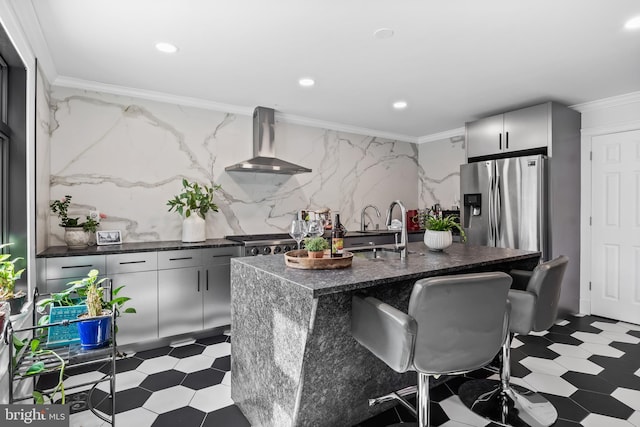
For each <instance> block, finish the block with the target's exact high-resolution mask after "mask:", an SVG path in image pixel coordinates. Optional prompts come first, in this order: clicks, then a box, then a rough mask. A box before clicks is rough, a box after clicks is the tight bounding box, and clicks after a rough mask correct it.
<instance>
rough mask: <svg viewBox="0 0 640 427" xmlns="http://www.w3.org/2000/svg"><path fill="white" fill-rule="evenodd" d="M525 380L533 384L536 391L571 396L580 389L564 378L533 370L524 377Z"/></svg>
mask: <svg viewBox="0 0 640 427" xmlns="http://www.w3.org/2000/svg"><path fill="white" fill-rule="evenodd" d="M523 380H524V381H525V382H526V383H527V384H531V387H533V389H534V390H536V391H541V392H543V393H549V394H555V395H556V396H564V397H569V396H571V395H572V394H573V393H575V392H576V390H578V389H577V388H576V387H574V386H573V385H571V384H570V383H568V382H567V381H565V380H564V379H562V378H560V377H558V376H554V375H547V374H540V373H537V372H533V373H531V374H529V375H527V376H526V377H524V378H523Z"/></svg>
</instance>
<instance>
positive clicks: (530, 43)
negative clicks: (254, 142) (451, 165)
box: [14, 0, 640, 142]
mask: <svg viewBox="0 0 640 427" xmlns="http://www.w3.org/2000/svg"><path fill="white" fill-rule="evenodd" d="M30 3H31V4H30V5H29V2H28V1H25V0H17V1H14V8H15V10H16V13H17V15H18V18H19V19H20V21H21V22H22V23H23V26H24V28H25V32H26V33H27V36H28V38H29V40H30V42H31V44H32V46H33V48H34V51H35V53H36V55H37V56H38V57H39V59H40V62H41V64H43V67H44V69H45V72H46V74H47V75H48V77H49V78H50V79H51V80H53V82H52V83H54V84H59V85H71V86H77V87H83V86H84V87H97V86H96V84H104V85H111V86H104V87H105V88H107V90H109V88H110V89H112V90H114V91H116V92H117V91H120V92H123V91H124V92H126V91H127V90H129V89H136V90H138V91H150V92H149V93H153V92H157V93H160V94H166V95H170V96H174V97H178V98H175V99H182V97H184V99H187V98H195V99H197V100H202V101H203V103H208V105H209V106H213V107H214V108H219V109H222V110H226V111H231V112H243V113H246V114H248V113H250V112H251V111H252V109H253V107H255V106H257V105H261V106H266V107H272V108H275V109H276V110H277V111H279V112H281V113H283V114H284V115H285V116H290V117H292V118H295V117H298V118H307V119H311V120H315V121H318V123H319V124H320V125H322V124H323V123H321V122H328V123H324V125H329V126H334V128H347V129H353V130H355V131H360V133H366V134H372V135H378V136H386V137H394V138H398V139H404V140H407V141H414V142H418V141H420V140H424V139H425V138H427V136H428V135H433V134H440V133H442V132H444V133H446V132H447V131H450V130H452V129H459V128H460V127H461V126H463V125H464V123H465V122H466V121H470V120H474V119H476V118H479V117H482V116H486V115H489V114H492V113H497V112H501V111H506V110H510V109H513V108H517V107H520V106H526V105H531V104H535V103H538V102H542V101H547V100H554V101H558V102H561V103H563V104H567V105H573V104H580V103H585V102H589V101H594V100H599V99H603V98H607V97H612V96H617V95H621V94H626V93H630V92H636V91H639V90H640V31H635V32H632V31H628V30H625V29H624V28H623V26H624V23H625V21H626V20H627V19H629V18H631V17H633V16H637V15H640V1H638V0H615V1H611V0H518V1H514V0H400V1H397V0H396V1H393V0H315V1H311V0H272V1H264V0H227V1H220V0H219V1H214V0H182V1H178V0H101V1H99V0H30ZM31 5H32V6H31ZM383 27H386V28H391V29H392V30H393V31H394V36H393V37H391V38H387V39H378V38H375V37H374V36H373V33H374V31H375V30H377V29H379V28H383ZM158 41H168V42H171V43H174V44H175V45H177V46H178V47H179V51H178V53H177V54H174V55H168V54H163V53H160V52H158V51H156V50H155V49H154V44H155V43H156V42H158ZM306 76H310V77H313V78H314V79H315V80H316V85H315V87H313V88H306V89H305V88H301V87H300V86H298V84H297V81H298V79H299V78H300V77H306ZM399 99H402V100H405V101H407V103H408V107H407V108H406V109H405V110H403V111H395V110H393V108H392V107H391V104H392V102H393V101H396V100H399Z"/></svg>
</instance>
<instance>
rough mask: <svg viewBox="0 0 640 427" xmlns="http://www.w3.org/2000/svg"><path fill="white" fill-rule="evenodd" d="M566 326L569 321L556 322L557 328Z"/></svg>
mask: <svg viewBox="0 0 640 427" xmlns="http://www.w3.org/2000/svg"><path fill="white" fill-rule="evenodd" d="M568 324H569V321H568V320H565V319H562V320H558V321H556V325H558V326H566V325H568Z"/></svg>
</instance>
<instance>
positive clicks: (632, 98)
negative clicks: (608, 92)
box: [569, 91, 640, 113]
mask: <svg viewBox="0 0 640 427" xmlns="http://www.w3.org/2000/svg"><path fill="white" fill-rule="evenodd" d="M634 103H640V91H639V92H630V93H625V94H623V95H617V96H611V97H609V98H603V99H597V100H595V101H589V102H583V103H581V104H575V105H570V106H569V108H572V109H574V110H576V111H578V112H580V113H584V112H585V111H593V110H602V109H605V108H611V107H618V106H621V105H627V104H634Z"/></svg>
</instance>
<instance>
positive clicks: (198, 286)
mask: <svg viewBox="0 0 640 427" xmlns="http://www.w3.org/2000/svg"><path fill="white" fill-rule="evenodd" d="M198 292H200V270H198Z"/></svg>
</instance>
